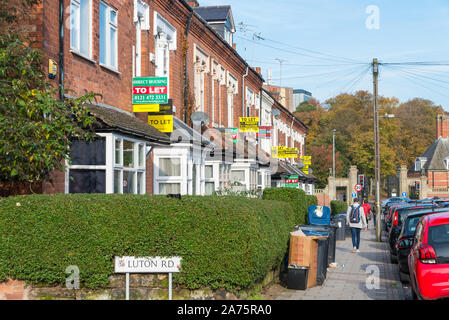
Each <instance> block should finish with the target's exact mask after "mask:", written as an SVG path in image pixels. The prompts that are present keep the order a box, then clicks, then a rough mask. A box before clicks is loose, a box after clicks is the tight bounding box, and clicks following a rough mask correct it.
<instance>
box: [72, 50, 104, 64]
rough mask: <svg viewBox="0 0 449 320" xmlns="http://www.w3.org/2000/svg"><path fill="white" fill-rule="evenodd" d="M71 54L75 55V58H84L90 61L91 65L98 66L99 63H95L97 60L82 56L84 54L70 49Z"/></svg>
mask: <svg viewBox="0 0 449 320" xmlns="http://www.w3.org/2000/svg"><path fill="white" fill-rule="evenodd" d="M70 52H71V53H72V54H74V55H75V56H78V57H80V58H83V59H84V60H87V61H89V62H90V63H93V64H97V61H95V60H93V59H91V58H89V57H88V56H85V55H84V54H82V53H80V52H78V51H76V50H73V49H70Z"/></svg>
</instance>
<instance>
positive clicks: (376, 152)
mask: <svg viewBox="0 0 449 320" xmlns="http://www.w3.org/2000/svg"><path fill="white" fill-rule="evenodd" d="M378 77H379V63H378V61H377V59H376V58H375V59H373V94H374V170H375V182H376V241H377V242H381V241H382V226H381V212H380V152H379V111H378V109H377V85H378Z"/></svg>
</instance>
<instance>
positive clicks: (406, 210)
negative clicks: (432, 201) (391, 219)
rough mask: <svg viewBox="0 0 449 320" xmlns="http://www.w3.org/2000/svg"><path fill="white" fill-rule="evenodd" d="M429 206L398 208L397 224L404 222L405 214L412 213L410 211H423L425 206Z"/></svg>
mask: <svg viewBox="0 0 449 320" xmlns="http://www.w3.org/2000/svg"><path fill="white" fill-rule="evenodd" d="M430 207H431V206H422V207H416V208H404V209H402V210H401V209H398V213H399V221H398V222H399V223H398V225H402V224H403V223H404V220H405V218H406V217H407V214H409V213H412V212H418V211H423V210H425V209H427V208H430Z"/></svg>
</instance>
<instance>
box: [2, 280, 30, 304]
mask: <svg viewBox="0 0 449 320" xmlns="http://www.w3.org/2000/svg"><path fill="white" fill-rule="evenodd" d="M26 299H27V295H26V292H25V282H24V281H19V280H8V281H6V282H1V283H0V300H26Z"/></svg>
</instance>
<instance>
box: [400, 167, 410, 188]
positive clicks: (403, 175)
mask: <svg viewBox="0 0 449 320" xmlns="http://www.w3.org/2000/svg"><path fill="white" fill-rule="evenodd" d="M398 178H399V196H402V193H403V192H407V196H410V195H409V194H408V191H409V190H408V180H407V166H405V165H401V167H400V168H399V177H398Z"/></svg>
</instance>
